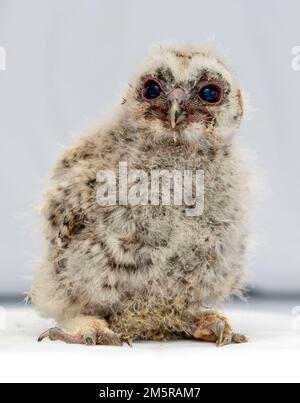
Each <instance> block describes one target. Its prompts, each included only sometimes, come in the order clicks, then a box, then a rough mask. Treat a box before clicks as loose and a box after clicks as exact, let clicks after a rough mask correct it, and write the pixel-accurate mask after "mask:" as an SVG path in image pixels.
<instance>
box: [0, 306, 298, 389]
mask: <svg viewBox="0 0 300 403" xmlns="http://www.w3.org/2000/svg"><path fill="white" fill-rule="evenodd" d="M222 312H224V313H225V314H226V315H227V316H228V317H229V318H230V319H231V321H232V324H233V326H234V328H235V330H236V331H238V332H241V333H245V334H247V335H248V336H249V337H250V342H249V343H248V344H243V345H231V346H227V347H223V348H217V347H215V345H213V344H209V343H203V342H198V341H189V340H182V341H173V342H163V343H158V342H139V343H135V344H134V346H133V347H132V348H130V347H128V346H124V347H107V346H96V347H88V346H78V345H66V344H64V343H61V342H51V341H48V340H45V341H43V342H42V343H37V341H36V338H37V336H38V335H39V334H40V333H41V332H42V331H44V330H47V329H48V328H49V327H51V326H53V325H54V323H53V322H52V321H51V320H44V319H41V318H39V317H38V316H37V315H36V314H35V313H34V311H33V310H32V308H30V307H23V306H22V304H20V305H19V306H18V305H7V306H5V307H3V308H0V362H1V365H0V382H93V383H102V382H199V383H203V382H299V381H300V369H299V363H300V300H299V301H297V300H291V301H263V300H262V299H259V300H250V302H248V303H238V304H233V305H230V306H228V307H227V308H226V309H224V310H223V311H222Z"/></svg>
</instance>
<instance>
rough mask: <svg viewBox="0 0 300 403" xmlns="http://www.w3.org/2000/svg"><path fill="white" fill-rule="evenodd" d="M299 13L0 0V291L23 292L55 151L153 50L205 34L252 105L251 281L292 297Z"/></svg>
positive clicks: (133, 2)
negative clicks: (3, 61)
mask: <svg viewBox="0 0 300 403" xmlns="http://www.w3.org/2000/svg"><path fill="white" fill-rule="evenodd" d="M299 15H300V2H299V1H298V0H287V1H284V0H268V1H266V0H265V1H261V0H244V1H237V0H226V1H224V0H219V1H217V0H211V1H209V2H207V1H203V0H185V1H179V0H164V1H159V0H151V1H145V0H125V1H121V0H26V1H24V0H0V46H3V47H5V49H6V53H7V70H6V71H5V72H4V71H0V136H1V158H0V175H1V176H0V178H1V179H0V180H1V209H0V295H9V294H11V295H15V294H17V293H20V292H22V291H24V290H27V289H28V288H29V287H30V275H31V272H32V268H33V265H34V261H35V259H36V258H38V256H39V255H40V254H41V238H40V234H39V225H38V219H37V216H36V214H35V212H34V207H35V206H36V205H38V203H39V200H40V193H41V190H42V188H43V184H44V183H45V180H46V179H47V177H48V176H49V175H50V172H51V167H52V166H53V164H54V163H55V161H56V159H57V156H58V154H59V152H61V147H60V144H64V145H68V144H69V143H70V141H71V138H72V135H73V134H76V133H78V132H80V130H82V129H85V128H87V127H89V126H91V125H93V124H94V123H95V122H97V121H100V120H101V117H104V116H105V115H106V114H107V113H108V112H109V111H110V110H111V108H112V107H113V106H114V105H115V104H116V103H117V102H118V101H119V96H120V94H121V93H122V88H125V86H126V82H127V81H128V80H129V79H130V78H131V77H132V75H133V73H134V72H135V69H136V67H137V66H138V64H139V63H140V62H141V60H142V59H143V58H144V56H145V55H146V53H147V51H148V49H149V47H150V46H151V45H152V44H155V43H157V42H161V41H168V40H171V41H173V40H177V41H180V42H193V43H195V42H201V41H206V40H207V39H209V38H211V37H215V40H216V43H217V45H218V47H219V49H220V50H221V51H223V53H225V54H226V55H227V56H228V58H229V59H230V60H231V64H232V66H233V68H234V70H235V71H236V73H237V74H238V76H239V79H240V82H241V84H242V86H243V87H244V88H245V89H246V90H247V91H248V92H249V94H250V99H251V104H252V105H253V112H252V113H251V119H249V120H247V121H246V122H244V124H243V127H242V130H241V134H240V136H241V141H242V143H243V144H244V145H245V146H246V147H248V148H250V149H252V150H254V152H255V155H256V160H257V161H256V165H257V166H258V167H259V172H260V175H261V176H262V177H263V182H264V187H265V191H264V196H263V197H261V198H260V201H259V204H258V206H257V208H256V209H255V211H254V214H253V226H252V227H253V228H252V229H253V233H254V235H255V236H254V238H255V242H256V246H255V248H254V249H253V251H252V253H251V257H250V259H249V260H250V264H251V267H252V271H253V276H252V280H251V281H252V284H254V285H255V286H256V287H257V288H258V289H262V290H264V291H265V292H274V291H275V292H278V293H283V292H285V293H286V292H291V293H300V270H299V268H300V267H299V266H300V244H299V241H300V222H299V221H300V220H299V217H300V213H299V205H300V190H299V168H300V157H299V145H300V130H299V115H300V70H299V71H294V70H293V69H292V68H291V61H292V55H291V52H292V48H293V47H294V46H297V45H298V46H299V45H300V25H299Z"/></svg>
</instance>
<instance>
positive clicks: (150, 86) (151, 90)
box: [144, 80, 161, 99]
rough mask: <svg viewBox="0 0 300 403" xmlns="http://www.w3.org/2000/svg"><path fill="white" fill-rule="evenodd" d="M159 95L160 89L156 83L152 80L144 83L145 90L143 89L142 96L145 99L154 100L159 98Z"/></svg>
mask: <svg viewBox="0 0 300 403" xmlns="http://www.w3.org/2000/svg"><path fill="white" fill-rule="evenodd" d="M160 93H161V88H160V85H159V84H158V82H156V81H154V80H148V81H147V82H146V83H145V88H144V96H145V98H147V99H154V98H157V97H159V96H160Z"/></svg>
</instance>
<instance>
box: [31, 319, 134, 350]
mask: <svg viewBox="0 0 300 403" xmlns="http://www.w3.org/2000/svg"><path fill="white" fill-rule="evenodd" d="M63 328H64V329H66V330H62V329H60V328H58V327H53V328H52V329H49V330H47V331H46V332H44V333H42V334H41V335H40V337H39V338H38V341H39V342H41V341H42V340H43V339H45V338H49V339H50V340H52V341H56V340H59V341H63V342H65V343H68V344H85V345H109V346H122V345H123V343H127V344H128V345H131V341H130V339H129V338H128V337H126V336H119V335H117V334H116V333H114V332H113V331H112V330H110V329H109V327H108V326H107V324H106V322H105V321H104V320H101V319H98V318H94V317H84V316H80V317H78V318H74V319H69V320H68V321H65V322H64V323H63Z"/></svg>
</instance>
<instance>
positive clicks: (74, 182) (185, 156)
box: [32, 46, 249, 345]
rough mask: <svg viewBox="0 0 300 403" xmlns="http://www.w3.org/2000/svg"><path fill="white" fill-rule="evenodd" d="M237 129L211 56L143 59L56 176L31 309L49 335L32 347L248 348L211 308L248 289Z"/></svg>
mask: <svg viewBox="0 0 300 403" xmlns="http://www.w3.org/2000/svg"><path fill="white" fill-rule="evenodd" d="M242 118H243V96H242V92H241V90H240V88H239V86H238V84H237V82H236V80H235V78H234V76H233V74H232V72H231V71H230V69H229V67H228V66H227V64H226V63H225V62H224V61H223V60H222V59H221V58H219V56H217V55H216V54H215V53H214V52H213V51H212V50H210V49H208V48H206V47H184V46H183V47H181V46H177V47H176V46H162V47H159V48H157V49H156V50H155V51H153V52H152V53H151V54H150V56H149V57H148V58H147V60H146V61H145V62H144V64H143V65H142V66H141V68H140V70H139V72H138V73H137V75H136V76H135V78H134V79H133V80H132V81H131V83H130V85H129V87H128V91H127V93H126V95H125V97H124V99H123V102H122V104H121V105H120V107H119V109H118V110H117V111H116V112H115V117H114V119H113V120H111V121H110V122H109V123H108V124H106V125H103V126H102V127H99V128H97V129H96V130H94V131H93V132H91V133H89V134H88V135H85V136H83V137H82V138H81V139H80V140H79V141H78V142H77V143H76V144H75V145H74V146H73V147H71V148H70V149H68V150H67V151H66V152H65V153H64V155H63V156H62V158H61V159H60V161H59V162H58V164H57V166H56V168H55V171H54V174H53V176H52V178H51V186H50V188H49V190H48V192H47V194H46V199H45V204H44V207H43V215H44V219H45V235H46V239H47V242H48V251H47V256H46V257H45V258H44V261H43V264H42V265H41V266H40V267H39V268H38V270H37V271H36V273H35V277H34V284H33V289H32V300H33V303H34V305H35V306H36V308H37V310H38V311H39V312H40V313H41V314H42V315H43V316H46V317H51V318H54V319H55V320H56V321H57V323H58V327H56V328H53V329H50V330H48V331H47V332H45V333H43V334H42V335H41V336H40V338H39V340H42V339H43V338H45V337H49V338H50V339H51V340H62V341H65V342H68V343H84V344H111V345H120V344H122V343H123V342H129V343H130V340H139V339H144V340H153V339H156V340H162V339H170V338H180V337H185V338H196V339H199V340H205V341H211V342H215V343H216V344H217V345H225V344H229V343H241V342H245V341H246V340H247V339H246V337H245V336H242V335H240V334H237V333H234V332H233V330H232V328H231V326H230V324H229V322H228V321H227V319H226V318H225V317H223V316H222V315H219V314H218V313H217V312H216V311H215V310H212V309H208V307H212V306H214V307H215V306H217V305H219V304H220V303H222V302H223V301H224V300H225V299H226V298H228V297H229V296H231V295H235V294H238V293H240V291H241V290H242V288H243V285H244V279H245V270H244V254H245V250H246V246H247V214H246V213H247V211H248V196H249V186H248V185H249V176H248V172H247V169H246V167H245V164H244V162H243V158H242V156H241V155H240V152H239V146H238V145H237V144H236V142H235V133H236V131H237V129H238V128H239V125H240V123H241V120H242ZM197 178H198V179H197ZM188 185H189V186H188ZM153 188H154V189H153ZM167 191H169V195H168V194H167Z"/></svg>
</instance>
